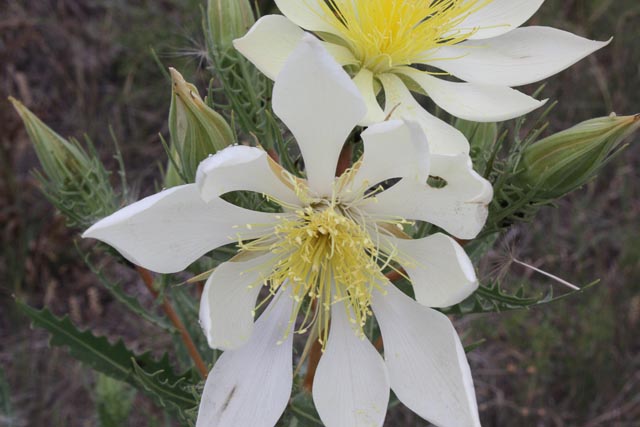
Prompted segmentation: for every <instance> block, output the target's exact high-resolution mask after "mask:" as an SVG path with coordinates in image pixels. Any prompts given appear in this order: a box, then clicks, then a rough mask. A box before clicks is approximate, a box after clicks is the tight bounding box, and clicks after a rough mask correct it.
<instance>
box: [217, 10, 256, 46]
mask: <svg viewBox="0 0 640 427" xmlns="http://www.w3.org/2000/svg"><path fill="white" fill-rule="evenodd" d="M207 18H208V19H207V21H208V25H209V37H210V44H211V45H212V47H213V48H214V49H216V50H217V51H221V52H223V51H225V50H227V49H229V48H232V42H233V40H234V39H237V38H239V37H242V36H244V35H245V33H246V32H247V31H248V30H249V28H251V26H252V25H253V23H254V22H255V18H254V16H253V11H252V10H251V3H250V2H249V1H248V0H209V4H208V6H207Z"/></svg>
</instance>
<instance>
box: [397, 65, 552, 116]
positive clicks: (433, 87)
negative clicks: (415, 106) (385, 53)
mask: <svg viewBox="0 0 640 427" xmlns="http://www.w3.org/2000/svg"><path fill="white" fill-rule="evenodd" d="M398 71H399V72H400V73H402V74H404V75H406V76H408V77H409V78H411V79H412V80H413V81H415V82H416V83H417V84H418V85H420V87H422V89H423V90H424V91H425V92H426V93H427V94H428V95H429V96H430V97H431V98H432V99H433V101H434V102H435V103H436V104H438V106H440V107H442V109H444V110H445V111H447V112H448V113H449V114H451V115H453V116H455V117H460V118H461V119H465V120H471V121H474V122H499V121H503V120H509V119H513V118H515V117H520V116H522V115H524V114H527V113H529V112H531V111H533V110H535V109H536V108H539V107H541V106H543V105H544V104H545V103H546V102H547V101H546V100H544V101H538V100H536V99H534V98H532V97H530V96H527V95H525V94H523V93H522V92H518V91H517V90H515V89H511V88H510V87H507V86H497V85H486V84H476V83H455V82H449V81H446V80H442V79H438V78H435V77H432V76H430V75H429V74H428V73H426V72H424V71H420V70H417V69H415V68H409V67H405V68H402V69H400V70H398Z"/></svg>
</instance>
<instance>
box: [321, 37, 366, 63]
mask: <svg viewBox="0 0 640 427" xmlns="http://www.w3.org/2000/svg"><path fill="white" fill-rule="evenodd" d="M320 44H322V47H324V48H325V49H326V50H327V52H329V53H330V54H331V56H333V59H335V60H336V61H337V62H338V64H340V65H342V66H345V65H354V64H357V63H358V60H357V59H356V57H355V56H353V52H351V51H350V50H349V49H347V48H346V47H344V46H341V45H339V44H335V43H331V42H327V41H321V42H320Z"/></svg>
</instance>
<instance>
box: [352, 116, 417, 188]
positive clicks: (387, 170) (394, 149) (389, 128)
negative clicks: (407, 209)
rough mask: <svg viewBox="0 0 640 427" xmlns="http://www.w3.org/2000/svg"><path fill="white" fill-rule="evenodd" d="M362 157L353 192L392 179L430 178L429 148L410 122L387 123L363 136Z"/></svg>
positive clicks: (371, 127) (363, 133)
mask: <svg viewBox="0 0 640 427" xmlns="http://www.w3.org/2000/svg"><path fill="white" fill-rule="evenodd" d="M362 140H363V142H364V153H363V155H362V159H361V161H360V165H359V167H358V170H357V172H356V174H355V176H354V178H353V183H352V187H351V188H353V189H355V190H358V189H362V187H363V186H364V187H367V188H368V187H371V186H373V185H376V184H379V183H381V182H383V181H386V180H388V179H391V178H404V177H405V176H413V177H414V178H415V179H418V180H420V181H426V180H427V178H428V177H429V145H428V144H427V138H426V136H425V134H424V132H423V131H422V128H421V127H420V126H418V125H417V124H416V123H413V122H405V121H402V120H389V121H386V122H381V123H378V124H375V125H373V126H370V127H369V128H367V130H365V131H364V132H362Z"/></svg>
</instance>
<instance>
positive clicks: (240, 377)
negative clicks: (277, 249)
mask: <svg viewBox="0 0 640 427" xmlns="http://www.w3.org/2000/svg"><path fill="white" fill-rule="evenodd" d="M291 310H292V299H291V297H290V296H289V295H287V294H285V293H282V292H280V293H279V294H278V295H277V296H276V300H274V301H273V302H272V303H271V304H270V305H269V307H268V308H267V310H266V311H265V313H263V314H262V316H260V318H259V319H258V321H257V322H256V325H255V331H254V333H253V335H251V339H250V340H249V342H248V343H247V344H245V345H244V346H242V347H240V348H239V349H237V350H229V351H226V352H224V353H223V354H222V356H221V357H220V359H218V362H217V363H216V364H215V366H214V367H213V370H212V371H211V373H209V376H208V377H207V382H206V384H205V387H204V392H203V394H202V400H201V401H200V408H199V410H198V421H197V422H196V427H240V426H251V427H273V426H274V425H275V424H276V422H277V421H278V419H279V418H280V416H281V415H282V412H284V410H285V408H286V407H287V403H288V401H289V397H290V395H291V386H292V384H293V369H292V357H291V352H292V336H293V334H292V333H290V334H289V335H288V338H287V339H285V340H284V342H281V341H282V338H283V336H284V333H285V331H286V330H287V328H288V327H289V325H288V323H289V318H290V316H291Z"/></svg>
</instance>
